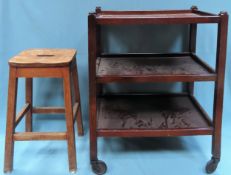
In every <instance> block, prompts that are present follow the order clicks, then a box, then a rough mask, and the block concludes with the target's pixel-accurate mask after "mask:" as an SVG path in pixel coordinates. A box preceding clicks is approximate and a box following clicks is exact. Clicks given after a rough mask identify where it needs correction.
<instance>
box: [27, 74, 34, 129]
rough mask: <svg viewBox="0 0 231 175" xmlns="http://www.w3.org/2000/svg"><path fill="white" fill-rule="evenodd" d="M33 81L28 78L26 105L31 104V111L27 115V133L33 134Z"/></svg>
mask: <svg viewBox="0 0 231 175" xmlns="http://www.w3.org/2000/svg"><path fill="white" fill-rule="evenodd" d="M32 101H33V79H32V78H26V103H29V104H30V110H29V111H28V112H27V114H26V132H32V108H33V103H32Z"/></svg>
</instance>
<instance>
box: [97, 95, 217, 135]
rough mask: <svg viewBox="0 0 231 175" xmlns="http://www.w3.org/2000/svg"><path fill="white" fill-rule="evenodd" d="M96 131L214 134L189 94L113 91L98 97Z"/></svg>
mask: <svg viewBox="0 0 231 175" xmlns="http://www.w3.org/2000/svg"><path fill="white" fill-rule="evenodd" d="M97 102H98V103H97V105H98V106H97V135H98V136H104V137H107V136H108V137H113V136H114V137H162V136H163V137H165V136H186V135H212V133H213V127H212V122H211V120H210V118H209V117H208V115H207V114H206V112H205V111H204V110H203V109H202V107H201V106H200V105H199V103H198V102H197V101H196V99H195V98H194V97H192V96H189V95H182V94H172V95H110V96H103V97H99V98H97Z"/></svg>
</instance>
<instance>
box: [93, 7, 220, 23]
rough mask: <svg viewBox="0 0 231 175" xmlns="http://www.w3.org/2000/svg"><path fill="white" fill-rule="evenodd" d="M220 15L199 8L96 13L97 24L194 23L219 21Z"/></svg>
mask: <svg viewBox="0 0 231 175" xmlns="http://www.w3.org/2000/svg"><path fill="white" fill-rule="evenodd" d="M219 20H220V17H219V15H216V14H212V13H207V12H203V11H199V10H165V11H101V12H99V13H97V14H96V22H97V24H107V25H108V24H118V23H120V24H126V25H127V24H171V23H174V24H177V23H179V24H184V23H186V24H192V23H217V22H219Z"/></svg>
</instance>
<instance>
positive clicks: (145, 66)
mask: <svg viewBox="0 0 231 175" xmlns="http://www.w3.org/2000/svg"><path fill="white" fill-rule="evenodd" d="M96 69H97V70H96V71H97V73H96V78H97V82H100V83H108V82H128V81H129V82H150V81H151V82H153V81H165V82H166V81H181V82H185V81H187V82H190V81H215V80H216V73H215V71H214V70H213V69H212V68H211V67H210V66H208V65H207V64H206V63H204V62H203V61H202V60H201V59H199V58H198V57H197V56H196V55H195V54H190V53H185V54H124V55H123V54H118V55H107V56H106V55H105V56H102V57H99V58H98V59H97V68H96Z"/></svg>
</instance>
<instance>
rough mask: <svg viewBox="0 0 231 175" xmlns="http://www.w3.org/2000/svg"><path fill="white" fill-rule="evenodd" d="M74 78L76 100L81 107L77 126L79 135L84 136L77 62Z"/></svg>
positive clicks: (73, 73) (73, 70)
mask: <svg viewBox="0 0 231 175" xmlns="http://www.w3.org/2000/svg"><path fill="white" fill-rule="evenodd" d="M72 79H73V85H74V95H75V102H78V103H79V108H78V112H77V120H76V124H77V128H78V135H79V136H83V135H84V131H83V121H82V113H81V102H80V94H79V84H78V70H77V66H76V64H75V65H74V67H73V68H72Z"/></svg>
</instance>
